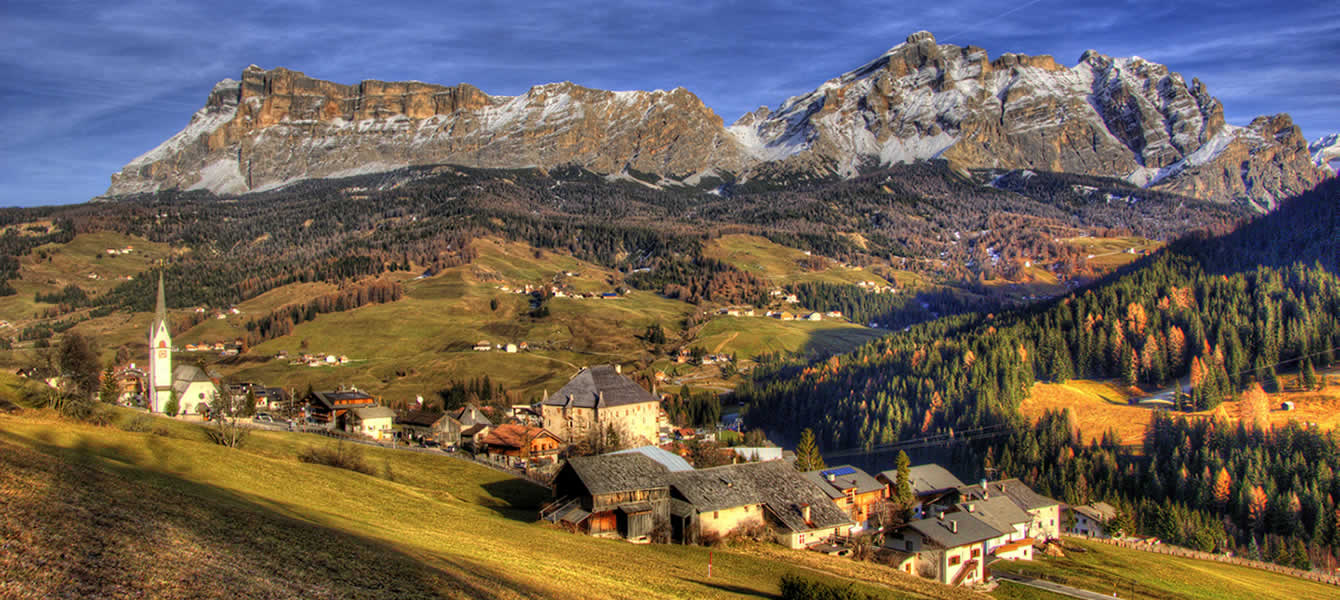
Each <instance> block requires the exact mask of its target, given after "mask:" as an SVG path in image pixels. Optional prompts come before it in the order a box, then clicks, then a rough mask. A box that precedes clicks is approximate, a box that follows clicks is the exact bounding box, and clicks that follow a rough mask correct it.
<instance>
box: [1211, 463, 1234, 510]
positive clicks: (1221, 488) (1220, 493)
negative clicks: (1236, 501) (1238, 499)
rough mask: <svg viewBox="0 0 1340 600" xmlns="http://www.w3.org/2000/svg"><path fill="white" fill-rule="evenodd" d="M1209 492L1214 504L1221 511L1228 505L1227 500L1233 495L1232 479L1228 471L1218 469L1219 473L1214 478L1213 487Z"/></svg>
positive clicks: (1221, 468)
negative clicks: (1212, 496) (1212, 495)
mask: <svg viewBox="0 0 1340 600" xmlns="http://www.w3.org/2000/svg"><path fill="white" fill-rule="evenodd" d="M1210 492H1211V493H1212V494H1214V503H1215V504H1216V505H1218V507H1219V509H1220V510H1223V508H1224V507H1225V506H1227V505H1228V498H1229V496H1231V495H1232V494H1233V478H1232V477H1231V476H1229V474H1228V469H1227V468H1224V467H1220V468H1219V472H1218V473H1216V474H1215V476H1214V487H1213V488H1211V490H1210Z"/></svg>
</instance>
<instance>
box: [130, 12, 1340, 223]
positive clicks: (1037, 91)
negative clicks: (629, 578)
mask: <svg viewBox="0 0 1340 600" xmlns="http://www.w3.org/2000/svg"><path fill="white" fill-rule="evenodd" d="M1314 146H1315V145H1314ZM1330 148H1331V150H1329V151H1330V152H1332V154H1326V155H1325V156H1330V157H1333V156H1334V155H1335V153H1336V152H1337V150H1336V147H1335V145H1334V140H1332V144H1331V145H1330ZM1324 152H1326V151H1324V150H1322V149H1321V148H1319V147H1311V148H1310V147H1309V144H1308V143H1307V141H1306V139H1305V138H1304V137H1303V135H1302V132H1301V130H1300V129H1299V128H1298V127H1297V126H1296V125H1295V124H1294V123H1293V122H1292V120H1291V119H1290V118H1289V116H1288V115H1285V114H1279V115H1274V116H1262V117H1257V118H1256V119H1254V120H1252V122H1251V123H1250V124H1248V125H1246V126H1242V127H1238V126H1233V125H1230V124H1228V123H1226V122H1225V119H1224V111H1223V106H1222V105H1221V103H1220V102H1219V101H1218V100H1217V99H1215V98H1214V97H1213V96H1211V95H1210V93H1209V91H1208V90H1207V89H1206V87H1205V86H1204V85H1203V84H1202V83H1201V82H1200V81H1199V80H1196V79H1192V80H1190V81H1189V82H1188V81H1187V79H1186V78H1185V77H1183V76H1181V75H1180V74H1178V73H1174V72H1171V71H1169V70H1168V68H1167V67H1166V66H1164V65H1160V64H1157V63H1152V62H1149V61H1146V60H1143V59H1141V58H1139V57H1131V58H1112V57H1109V56H1105V55H1103V54H1100V53H1098V52H1095V51H1092V50H1090V51H1087V52H1085V53H1084V54H1083V55H1082V56H1081V57H1080V59H1079V62H1078V63H1077V64H1076V65H1074V66H1072V67H1066V66H1063V65H1061V64H1058V63H1057V62H1056V61H1055V60H1054V59H1053V58H1052V57H1050V56H1045V55H1042V56H1025V55H1020V54H1011V53H1007V54H1004V55H1001V56H999V57H997V58H995V59H991V58H990V57H989V56H988V55H987V53H986V51H985V50H983V49H981V48H978V47H974V46H956V45H952V44H938V43H936V41H935V38H934V36H933V35H932V34H930V33H929V32H918V33H915V34H912V35H911V36H909V37H908V38H907V39H906V41H904V42H903V43H901V44H898V45H897V46H894V47H893V48H891V49H890V50H889V51H887V52H885V53H884V54H882V55H881V56H879V57H878V58H876V59H874V60H872V61H870V62H868V63H866V64H865V65H863V66H861V67H859V68H857V69H855V70H852V71H849V72H847V73H845V74H843V75H841V76H839V77H836V78H834V79H831V80H829V81H827V82H825V83H823V84H822V85H820V86H819V87H818V88H817V89H815V90H814V91H812V92H810V93H808V94H804V95H801V96H796V97H793V98H789V99H787V100H786V101H784V102H782V103H781V104H780V105H779V106H778V107H777V108H776V109H769V108H767V107H761V108H759V109H758V110H756V111H754V112H751V113H749V114H746V115H744V116H743V117H741V118H740V119H739V120H738V121H736V122H735V123H734V124H732V125H729V126H727V125H726V124H725V122H724V121H723V120H722V119H721V118H720V117H719V116H717V115H716V114H715V113H714V112H713V111H712V109H711V108H709V107H708V106H706V105H705V104H704V103H703V102H702V101H701V100H700V99H699V98H698V97H697V96H695V95H694V94H693V93H692V92H690V91H688V90H685V89H683V88H676V89H674V90H670V91H663V90H656V91H629V92H614V91H605V90H596V89H590V88H586V87H582V86H580V85H576V84H573V83H566V82H565V83H551V84H545V85H539V86H535V87H533V88H531V89H530V90H528V91H526V92H525V93H524V94H521V95H518V96H494V95H490V94H487V93H485V92H483V91H481V90H479V89H477V88H475V87H473V86H471V85H469V84H459V85H456V86H451V87H448V86H441V85H433V84H427V83H420V82H382V81H364V82H362V83H359V84H357V85H341V84H337V83H332V82H328V81H322V80H318V79H313V78H311V77H308V76H306V75H304V74H303V73H301V72H297V71H291V70H288V69H284V68H276V69H272V70H265V69H262V68H260V67H257V66H255V65H253V66H250V67H248V68H247V69H245V70H244V71H243V72H242V76H241V80H240V81H237V80H231V79H227V80H224V81H222V82H220V83H219V84H217V85H216V86H215V87H214V89H213V91H212V92H211V93H210V95H209V99H208V100H207V102H206V104H205V107H204V108H202V109H200V110H199V111H198V112H196V113H195V115H194V116H193V117H192V119H191V122H190V124H189V125H187V127H186V128H185V129H183V130H182V131H180V132H179V133H177V134H176V135H174V136H172V137H171V138H170V139H168V140H167V141H165V142H163V143H162V144H161V145H159V146H158V147H157V148H154V149H153V150H151V151H149V152H148V153H146V154H144V155H142V156H140V157H138V158H136V159H134V160H132V161H131V162H130V163H128V164H127V165H126V166H125V167H123V168H122V169H121V171H120V172H118V173H116V174H114V175H113V176H112V184H111V187H110V188H109V189H108V191H107V194H106V195H107V196H111V197H115V196H124V195H129V194H137V193H147V192H155V191H159V190H168V189H178V190H192V189H206V190H209V191H212V192H215V193H218V194H240V193H246V192H251V191H261V190H267V189H273V188H276V187H281V186H284V185H287V184H290V183H292V182H296V181H300V180H303V179H311V178H331V177H344V176H350V175H357V174H363V173H374V172H380V171H389V170H394V169H397V168H401V167H404V166H408V165H419V164H438V163H450V164H458V165H463V166H472V167H489V168H519V167H535V168H542V169H547V168H552V167H556V166H562V165H577V166H581V167H583V168H585V169H588V170H591V171H595V172H598V173H602V174H606V175H607V176H608V177H611V178H623V177H633V176H636V178H637V179H638V180H641V181H644V182H648V184H649V185H670V184H683V185H691V186H692V185H699V184H700V183H702V182H704V181H717V180H721V181H727V182H731V181H733V182H737V183H742V182H746V181H749V180H750V179H754V178H761V177H767V176H773V175H775V174H778V173H784V174H788V175H790V174H798V175H801V176H803V177H805V178H816V177H817V178H833V179H837V178H850V177H853V176H856V175H859V174H861V173H862V172H868V171H869V170H871V169H875V168H879V167H884V166H888V165H891V164H896V163H900V162H912V161H918V160H925V159H944V160H947V161H948V162H949V164H950V165H951V166H956V167H960V168H966V169H998V170H1021V169H1025V170H1039V171H1052V172H1062V173H1073V174H1082V175H1094V176H1103V177H1113V178H1119V179H1124V180H1126V181H1128V182H1131V183H1134V184H1136V185H1139V186H1144V187H1149V188H1154V189H1158V190H1162V191H1168V192H1173V193H1177V194H1180V195H1184V196H1190V197H1195V198H1200V199H1206V200H1214V201H1220V202H1239V203H1245V204H1247V205H1250V206H1252V207H1253V208H1255V209H1257V210H1262V211H1264V210H1270V209H1272V208H1273V207H1274V206H1275V203H1276V202H1277V201H1278V200H1280V199H1283V198H1285V197H1288V196H1291V195H1296V194H1298V193H1301V192H1304V191H1306V190H1308V189H1311V188H1312V187H1314V186H1315V185H1316V184H1317V183H1319V182H1320V181H1321V180H1322V179H1324V178H1326V177H1328V176H1333V175H1334V170H1333V169H1332V168H1330V167H1329V166H1327V165H1326V162H1327V161H1326V160H1323V159H1322V157H1323V154H1324ZM652 182H654V183H652Z"/></svg>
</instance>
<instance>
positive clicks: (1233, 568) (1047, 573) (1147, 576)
mask: <svg viewBox="0 0 1340 600" xmlns="http://www.w3.org/2000/svg"><path fill="white" fill-rule="evenodd" d="M1066 546H1067V550H1066V555H1065V556H1064V557H1062V558H1054V557H1050V556H1045V555H1042V554H1038V555H1037V557H1038V558H1037V560H1035V561H1033V562H1031V563H1030V562H1013V563H995V564H993V565H992V567H991V568H992V570H994V571H997V572H1012V573H1016V574H1019V575H1027V576H1030V577H1044V578H1045V579H1047V580H1049V581H1054V582H1057V583H1062V584H1066V585H1072V586H1075V587H1078V588H1083V589H1086V590H1091V591H1095V592H1098V593H1100V594H1110V593H1112V592H1113V591H1114V590H1115V591H1116V592H1117V593H1118V594H1119V595H1120V597H1122V598H1130V597H1132V596H1131V586H1132V584H1134V586H1135V597H1136V598H1153V599H1159V600H1202V599H1203V600H1272V599H1278V600H1300V599H1303V598H1317V599H1321V598H1335V597H1337V596H1340V588H1337V587H1335V586H1330V585H1325V584H1321V583H1316V582H1313V581H1307V580H1303V579H1298V578H1295V577H1288V576H1285V575H1279V574H1276V573H1271V572H1268V571H1261V570H1258V569H1250V568H1247V567H1240V566H1237V565H1229V564H1224V563H1217V562H1211V561H1206V560H1196V559H1191V558H1180V557H1174V556H1167V555H1164V554H1155V553H1153V552H1142V551H1139V550H1129V549H1126V548H1118V547H1116V546H1110V545H1107V544H1103V543H1099V542H1091V541H1084V540H1073V539H1067V540H1066ZM1072 546H1077V547H1079V548H1081V549H1083V550H1084V551H1083V552H1078V551H1072V550H1070V549H1069V548H1070V547H1072Z"/></svg>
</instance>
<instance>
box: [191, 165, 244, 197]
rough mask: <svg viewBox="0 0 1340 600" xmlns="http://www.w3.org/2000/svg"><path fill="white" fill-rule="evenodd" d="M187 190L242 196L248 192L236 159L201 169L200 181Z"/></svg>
mask: <svg viewBox="0 0 1340 600" xmlns="http://www.w3.org/2000/svg"><path fill="white" fill-rule="evenodd" d="M186 189H187V190H209V191H211V192H214V193H215V194H241V193H243V192H245V191H247V180H246V178H245V177H243V176H242V171H241V169H239V168H238V164H237V159H236V158H225V159H221V160H216V161H214V162H212V163H209V164H208V165H205V167H204V168H203V169H200V180H199V181H197V182H195V184H193V185H191V187H188V188H186Z"/></svg>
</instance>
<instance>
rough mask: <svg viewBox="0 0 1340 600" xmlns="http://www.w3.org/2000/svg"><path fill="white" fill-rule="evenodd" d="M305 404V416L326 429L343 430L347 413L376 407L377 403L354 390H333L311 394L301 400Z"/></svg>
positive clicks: (370, 397)
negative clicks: (357, 409)
mask: <svg viewBox="0 0 1340 600" xmlns="http://www.w3.org/2000/svg"><path fill="white" fill-rule="evenodd" d="M303 402H304V403H305V404H306V409H305V410H306V411H307V415H308V416H309V417H311V418H312V420H314V421H316V422H318V423H324V424H326V427H327V428H330V427H336V428H340V429H344V428H345V419H347V418H348V413H349V411H351V410H353V409H355V408H369V407H372V406H376V405H377V401H376V400H374V399H373V398H372V396H369V395H367V394H365V393H363V392H360V391H358V390H356V389H351V390H334V391H329V392H316V391H314V392H312V393H311V395H309V396H307V398H305V399H304V400H303Z"/></svg>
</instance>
